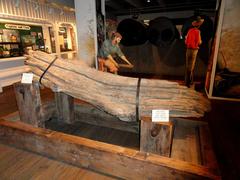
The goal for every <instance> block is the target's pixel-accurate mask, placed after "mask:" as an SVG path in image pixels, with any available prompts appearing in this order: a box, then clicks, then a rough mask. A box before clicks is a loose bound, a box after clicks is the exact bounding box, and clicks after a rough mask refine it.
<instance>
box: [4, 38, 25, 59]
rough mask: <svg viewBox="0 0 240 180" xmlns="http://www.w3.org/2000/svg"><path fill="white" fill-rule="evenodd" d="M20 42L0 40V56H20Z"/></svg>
mask: <svg viewBox="0 0 240 180" xmlns="http://www.w3.org/2000/svg"><path fill="white" fill-rule="evenodd" d="M20 46H21V44H20V42H0V58H6V57H17V56H22V54H23V52H22V50H21V48H20Z"/></svg>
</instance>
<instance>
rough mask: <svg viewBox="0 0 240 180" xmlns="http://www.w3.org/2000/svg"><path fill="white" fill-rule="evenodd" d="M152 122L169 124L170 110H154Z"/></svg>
mask: <svg viewBox="0 0 240 180" xmlns="http://www.w3.org/2000/svg"><path fill="white" fill-rule="evenodd" d="M152 122H169V110H161V109H153V110H152Z"/></svg>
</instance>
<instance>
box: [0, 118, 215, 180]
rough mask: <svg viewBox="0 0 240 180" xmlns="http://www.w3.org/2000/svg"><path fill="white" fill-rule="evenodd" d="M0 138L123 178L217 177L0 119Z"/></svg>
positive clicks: (187, 166) (203, 170) (194, 167)
mask: <svg viewBox="0 0 240 180" xmlns="http://www.w3.org/2000/svg"><path fill="white" fill-rule="evenodd" d="M0 142H2V143H6V144H9V145H14V146H16V147H19V148H24V149H27V150H30V151H33V152H36V153H39V154H43V155H47V156H48V157H51V158H55V159H58V160H62V161H65V162H68V163H71V164H74V165H78V166H82V167H85V168H89V169H92V170H95V171H99V172H104V173H106V174H112V175H115V176H117V177H121V178H125V179H220V176H219V175H216V174H214V173H213V172H211V170H210V169H209V168H207V167H203V166H199V165H193V164H190V163H187V162H183V161H179V160H173V159H171V158H167V157H162V156H158V155H154V154H151V153H142V152H139V151H136V150H133V149H128V148H123V147H120V146H115V145H110V144H106V143H101V142H97V141H93V140H89V139H85V138H80V137H76V136H71V135H66V134H63V133H59V132H54V131H50V130H46V129H41V128H35V127H32V126H30V125H28V124H24V123H22V122H14V123H13V122H9V121H4V120H0Z"/></svg>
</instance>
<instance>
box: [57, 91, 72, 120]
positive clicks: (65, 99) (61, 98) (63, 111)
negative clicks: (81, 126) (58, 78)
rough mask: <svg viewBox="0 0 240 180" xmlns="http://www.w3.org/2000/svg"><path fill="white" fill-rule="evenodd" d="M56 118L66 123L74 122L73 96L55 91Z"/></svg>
mask: <svg viewBox="0 0 240 180" xmlns="http://www.w3.org/2000/svg"><path fill="white" fill-rule="evenodd" d="M55 102H56V109H57V116H58V120H59V121H62V122H64V123H67V124H72V123H73V122H74V98H73V97H72V96H69V95H67V94H65V93H61V92H55Z"/></svg>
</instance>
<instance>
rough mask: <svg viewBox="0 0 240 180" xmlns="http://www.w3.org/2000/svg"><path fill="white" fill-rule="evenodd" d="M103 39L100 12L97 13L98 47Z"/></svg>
mask: <svg viewBox="0 0 240 180" xmlns="http://www.w3.org/2000/svg"><path fill="white" fill-rule="evenodd" d="M104 39H105V34H104V16H103V15H102V13H99V12H98V13H97V41H98V47H101V46H102V43H103V41H104Z"/></svg>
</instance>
